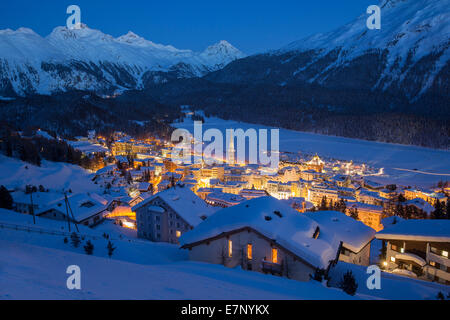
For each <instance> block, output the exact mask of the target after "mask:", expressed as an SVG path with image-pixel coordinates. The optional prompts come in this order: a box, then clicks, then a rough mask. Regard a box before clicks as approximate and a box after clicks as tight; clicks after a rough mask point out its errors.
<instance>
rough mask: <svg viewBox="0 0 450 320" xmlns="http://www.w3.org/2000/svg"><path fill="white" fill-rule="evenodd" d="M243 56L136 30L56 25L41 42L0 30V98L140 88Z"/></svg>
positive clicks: (23, 31) (25, 33)
mask: <svg viewBox="0 0 450 320" xmlns="http://www.w3.org/2000/svg"><path fill="white" fill-rule="evenodd" d="M242 57H244V54H243V53H242V52H240V51H239V50H238V49H236V48H234V47H233V46H232V45H231V44H229V43H228V42H226V41H223V40H222V41H220V42H218V43H217V44H214V45H212V46H210V47H208V48H207V49H206V50H205V51H203V52H194V51H191V50H180V49H176V48H174V47H173V46H165V45H160V44H156V43H153V42H151V41H149V40H146V39H144V38H142V37H140V36H138V35H136V34H134V33H133V32H131V31H130V32H128V33H127V34H126V35H123V36H120V37H118V38H114V37H112V36H110V35H107V34H104V33H102V32H101V31H99V30H95V29H90V28H88V27H87V26H86V25H82V26H81V28H80V29H72V30H70V29H68V28H66V27H56V28H55V29H54V30H53V32H52V33H51V34H50V35H48V36H47V37H45V38H43V37H41V36H40V35H38V34H37V33H35V32H34V31H32V30H30V29H27V28H20V29H18V30H15V31H13V30H10V29H6V30H0V94H1V93H3V94H4V95H13V94H19V95H26V94H29V93H35V92H36V93H52V92H55V91H65V90H70V89H82V90H95V91H112V90H115V89H129V88H131V89H135V88H142V85H143V81H144V79H145V81H154V82H164V81H167V79H166V77H165V75H166V74H169V73H170V77H171V78H173V77H193V76H202V75H204V74H206V73H207V72H211V71H214V70H218V69H220V68H223V67H224V66H225V65H227V64H228V63H230V62H231V61H233V60H235V59H238V58H242Z"/></svg>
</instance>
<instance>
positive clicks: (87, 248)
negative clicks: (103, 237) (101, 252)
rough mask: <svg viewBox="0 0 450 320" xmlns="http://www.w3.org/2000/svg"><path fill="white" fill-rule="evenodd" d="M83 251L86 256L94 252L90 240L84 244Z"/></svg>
mask: <svg viewBox="0 0 450 320" xmlns="http://www.w3.org/2000/svg"><path fill="white" fill-rule="evenodd" d="M84 251H85V252H86V254H88V255H91V254H92V253H93V252H94V245H93V244H92V242H91V240H88V241H87V242H86V245H85V246H84Z"/></svg>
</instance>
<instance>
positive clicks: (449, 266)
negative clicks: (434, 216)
mask: <svg viewBox="0 0 450 320" xmlns="http://www.w3.org/2000/svg"><path fill="white" fill-rule="evenodd" d="M376 238H377V239H380V240H383V244H384V246H385V248H386V257H385V261H384V263H383V264H384V266H385V268H386V269H387V270H388V271H391V272H394V273H400V274H403V275H407V276H412V277H417V278H419V279H423V280H430V281H436V282H439V283H442V284H446V285H450V260H449V252H450V220H416V219H409V220H404V221H402V220H400V221H399V222H397V223H396V224H393V225H391V226H389V227H386V228H385V229H384V230H383V231H381V232H378V233H377V234H376Z"/></svg>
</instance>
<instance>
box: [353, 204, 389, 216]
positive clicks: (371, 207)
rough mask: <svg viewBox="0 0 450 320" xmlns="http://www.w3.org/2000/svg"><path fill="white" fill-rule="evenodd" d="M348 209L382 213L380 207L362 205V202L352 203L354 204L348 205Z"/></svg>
mask: <svg viewBox="0 0 450 320" xmlns="http://www.w3.org/2000/svg"><path fill="white" fill-rule="evenodd" d="M348 207H349V208H350V207H351V208H356V209H358V210H365V211H373V212H378V213H380V214H381V213H382V211H383V207H382V206H377V205H375V204H368V203H363V202H354V203H351V204H349V205H348Z"/></svg>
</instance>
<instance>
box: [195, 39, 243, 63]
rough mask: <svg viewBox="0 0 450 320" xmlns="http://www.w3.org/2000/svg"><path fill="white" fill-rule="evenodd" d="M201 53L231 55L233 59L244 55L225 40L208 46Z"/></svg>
mask: <svg viewBox="0 0 450 320" xmlns="http://www.w3.org/2000/svg"><path fill="white" fill-rule="evenodd" d="M202 54H203V55H208V56H210V55H223V56H233V57H235V59H239V58H242V57H244V54H243V53H242V52H241V51H240V50H239V49H237V48H235V47H234V46H233V45H232V44H230V43H229V42H228V41H226V40H220V41H219V42H217V43H215V44H213V45H211V46H209V47H208V48H206V49H205V51H203V53H202Z"/></svg>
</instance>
